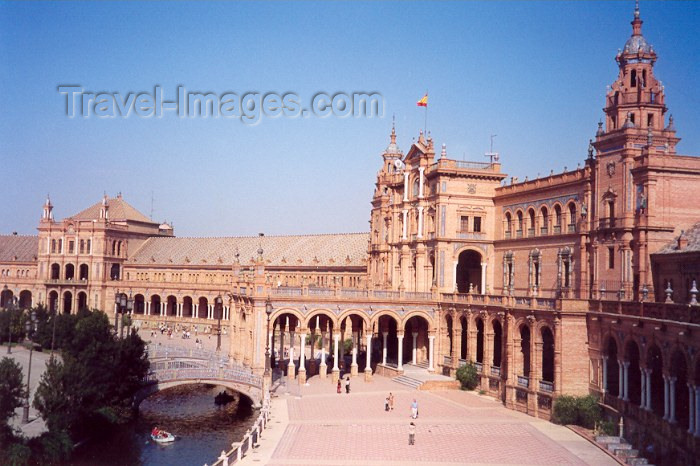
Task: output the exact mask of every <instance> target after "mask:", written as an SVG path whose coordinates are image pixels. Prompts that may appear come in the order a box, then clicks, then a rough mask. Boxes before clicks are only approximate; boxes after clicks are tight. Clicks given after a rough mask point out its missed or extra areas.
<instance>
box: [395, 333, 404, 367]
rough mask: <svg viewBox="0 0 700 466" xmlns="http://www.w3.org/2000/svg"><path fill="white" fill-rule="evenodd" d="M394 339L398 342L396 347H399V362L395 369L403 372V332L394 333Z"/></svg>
mask: <svg viewBox="0 0 700 466" xmlns="http://www.w3.org/2000/svg"><path fill="white" fill-rule="evenodd" d="M396 339H397V340H398V343H397V344H398V347H399V362H398V364H397V369H398V370H400V371H402V370H403V332H400V333H399V332H397V333H396Z"/></svg>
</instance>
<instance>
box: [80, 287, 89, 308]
mask: <svg viewBox="0 0 700 466" xmlns="http://www.w3.org/2000/svg"><path fill="white" fill-rule="evenodd" d="M87 307H88V304H87V293H85V292H84V291H81V292H80V293H78V310H79V311H80V310H82V309H87Z"/></svg>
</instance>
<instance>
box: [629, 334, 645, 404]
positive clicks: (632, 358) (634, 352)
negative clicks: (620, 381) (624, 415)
mask: <svg viewBox="0 0 700 466" xmlns="http://www.w3.org/2000/svg"><path fill="white" fill-rule="evenodd" d="M625 356H626V358H625V359H626V360H627V361H628V362H629V366H628V369H627V370H628V371H629V373H628V374H627V384H628V385H629V388H628V389H627V396H628V397H629V399H630V402H632V403H634V404H636V405H637V406H639V405H640V404H641V402H642V384H641V373H642V372H641V369H640V367H639V347H638V346H637V343H636V342H635V341H634V340H630V341H628V342H627V346H626V347H625Z"/></svg>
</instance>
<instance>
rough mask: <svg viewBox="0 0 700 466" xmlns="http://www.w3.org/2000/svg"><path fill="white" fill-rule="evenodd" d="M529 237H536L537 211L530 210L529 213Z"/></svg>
mask: <svg viewBox="0 0 700 466" xmlns="http://www.w3.org/2000/svg"><path fill="white" fill-rule="evenodd" d="M527 219H528V224H527V236H535V209H533V208H530V209H529V210H528V211H527Z"/></svg>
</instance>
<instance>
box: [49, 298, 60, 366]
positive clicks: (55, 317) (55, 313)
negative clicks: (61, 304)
mask: <svg viewBox="0 0 700 466" xmlns="http://www.w3.org/2000/svg"><path fill="white" fill-rule="evenodd" d="M50 305H51V300H50V299H49V306H50ZM57 320H58V300H56V301H54V303H53V330H51V356H53V345H54V342H55V341H56V321H57Z"/></svg>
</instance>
